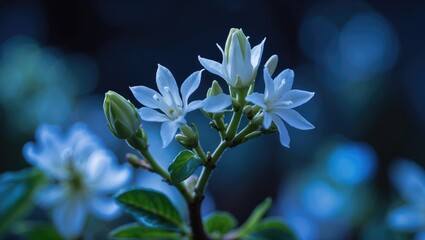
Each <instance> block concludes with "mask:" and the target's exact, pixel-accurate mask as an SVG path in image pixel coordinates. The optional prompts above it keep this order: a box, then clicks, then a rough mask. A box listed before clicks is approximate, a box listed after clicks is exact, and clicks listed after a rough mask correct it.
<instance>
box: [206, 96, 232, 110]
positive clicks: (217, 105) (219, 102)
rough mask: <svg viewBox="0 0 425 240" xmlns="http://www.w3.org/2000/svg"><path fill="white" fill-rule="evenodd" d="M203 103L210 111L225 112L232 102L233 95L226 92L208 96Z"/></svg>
mask: <svg viewBox="0 0 425 240" xmlns="http://www.w3.org/2000/svg"><path fill="white" fill-rule="evenodd" d="M203 102H204V104H203V107H202V108H203V109H204V110H205V111H206V112H210V113H219V112H223V111H224V109H225V108H227V107H228V106H230V104H232V97H230V96H229V95H226V94H224V93H220V94H218V95H217V96H211V97H209V98H206V99H205V100H204V101H203Z"/></svg>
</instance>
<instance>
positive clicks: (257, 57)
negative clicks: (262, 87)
mask: <svg viewBox="0 0 425 240" xmlns="http://www.w3.org/2000/svg"><path fill="white" fill-rule="evenodd" d="M265 41H266V38H264V39H263V41H262V42H261V43H260V44H258V45H257V46H255V47H254V48H253V49H252V50H251V64H252V67H253V68H254V69H258V66H259V65H260V62H261V55H263V49H264V42H265Z"/></svg>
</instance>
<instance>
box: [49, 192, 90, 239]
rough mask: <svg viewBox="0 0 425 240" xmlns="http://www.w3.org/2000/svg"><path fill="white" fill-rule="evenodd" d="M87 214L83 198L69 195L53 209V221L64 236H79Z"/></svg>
mask: <svg viewBox="0 0 425 240" xmlns="http://www.w3.org/2000/svg"><path fill="white" fill-rule="evenodd" d="M86 216H87V209H86V207H85V205H84V201H83V199H81V198H79V197H71V198H69V199H67V200H65V201H63V202H61V203H60V204H59V205H57V206H56V207H55V208H54V209H53V223H54V224H55V226H56V229H57V230H58V232H59V233H60V234H61V235H62V236H63V237H65V238H77V237H79V236H80V234H81V232H82V230H83V227H84V224H85V219H86Z"/></svg>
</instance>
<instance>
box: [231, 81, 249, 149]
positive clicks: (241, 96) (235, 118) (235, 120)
mask: <svg viewBox="0 0 425 240" xmlns="http://www.w3.org/2000/svg"><path fill="white" fill-rule="evenodd" d="M247 92H248V88H243V89H238V90H237V101H238V103H239V104H240V106H239V108H238V109H237V111H235V112H234V113H233V115H232V119H231V120H230V124H229V127H228V128H227V132H226V140H228V141H230V140H232V139H233V138H234V137H235V135H236V132H237V131H238V127H239V123H240V121H241V117H242V113H243V108H244V107H245V97H246V94H247Z"/></svg>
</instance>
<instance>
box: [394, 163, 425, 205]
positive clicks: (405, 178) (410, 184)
mask: <svg viewBox="0 0 425 240" xmlns="http://www.w3.org/2000/svg"><path fill="white" fill-rule="evenodd" d="M390 178H391V180H392V182H393V184H394V186H395V187H396V188H397V190H398V191H399V192H400V194H401V195H402V196H403V198H404V199H405V200H406V201H409V202H411V203H415V204H424V203H425V172H424V170H423V169H422V168H421V167H420V166H419V165H417V164H416V163H415V162H413V161H409V160H399V161H397V162H396V163H395V164H394V166H393V167H392V168H391V171H390Z"/></svg>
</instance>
